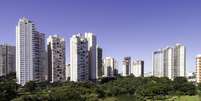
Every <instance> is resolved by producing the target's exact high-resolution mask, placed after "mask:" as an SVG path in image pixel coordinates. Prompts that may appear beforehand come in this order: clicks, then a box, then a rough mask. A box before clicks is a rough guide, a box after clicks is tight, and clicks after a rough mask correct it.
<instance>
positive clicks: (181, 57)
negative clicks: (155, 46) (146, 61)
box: [153, 44, 186, 79]
mask: <svg viewBox="0 0 201 101" xmlns="http://www.w3.org/2000/svg"><path fill="white" fill-rule="evenodd" d="M153 75H154V76H156V77H168V78H169V79H174V78H175V77H185V76H186V49H185V47H184V46H183V45H181V44H176V46H175V47H174V48H172V47H167V48H164V49H160V50H159V51H155V52H154V53H153Z"/></svg>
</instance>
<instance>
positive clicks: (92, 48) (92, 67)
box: [85, 33, 98, 80]
mask: <svg viewBox="0 0 201 101" xmlns="http://www.w3.org/2000/svg"><path fill="white" fill-rule="evenodd" d="M85 38H86V39H87V41H88V52H89V79H90V80H96V79H97V78H98V68H97V49H96V47H97V45H96V44H97V40H96V36H95V35H94V34H93V33H85Z"/></svg>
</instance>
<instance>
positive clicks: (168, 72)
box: [163, 47, 174, 79]
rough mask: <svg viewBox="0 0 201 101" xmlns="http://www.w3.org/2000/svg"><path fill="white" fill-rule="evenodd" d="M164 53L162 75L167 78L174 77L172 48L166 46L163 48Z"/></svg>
mask: <svg viewBox="0 0 201 101" xmlns="http://www.w3.org/2000/svg"><path fill="white" fill-rule="evenodd" d="M163 53H164V76H165V77H168V78H169V79H173V78H174V49H173V48H171V47H167V48H165V49H164V50H163Z"/></svg>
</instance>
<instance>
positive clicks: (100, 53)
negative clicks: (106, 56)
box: [96, 46, 103, 78]
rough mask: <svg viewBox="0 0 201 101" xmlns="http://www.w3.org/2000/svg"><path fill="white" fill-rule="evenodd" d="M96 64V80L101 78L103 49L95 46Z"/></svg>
mask: <svg viewBox="0 0 201 101" xmlns="http://www.w3.org/2000/svg"><path fill="white" fill-rule="evenodd" d="M96 56H97V62H96V67H97V68H98V78H101V77H102V75H103V58H102V56H103V49H102V48H100V47H98V46H97V55H96Z"/></svg>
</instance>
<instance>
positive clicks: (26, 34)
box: [16, 17, 45, 85]
mask: <svg viewBox="0 0 201 101" xmlns="http://www.w3.org/2000/svg"><path fill="white" fill-rule="evenodd" d="M44 38H45V37H44V34H42V33H40V32H38V31H36V27H35V24H34V23H33V22H32V21H30V20H28V19H27V18H25V17H23V18H21V19H19V21H18V24H17V26H16V77H17V83H18V84H21V85H24V84H25V83H26V82H28V81H31V80H37V81H38V80H39V81H40V80H42V79H43V69H44V67H43V66H44V63H45V62H44V61H45V60H44V52H45V47H44V46H45V42H44V40H45V39H44Z"/></svg>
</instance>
